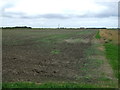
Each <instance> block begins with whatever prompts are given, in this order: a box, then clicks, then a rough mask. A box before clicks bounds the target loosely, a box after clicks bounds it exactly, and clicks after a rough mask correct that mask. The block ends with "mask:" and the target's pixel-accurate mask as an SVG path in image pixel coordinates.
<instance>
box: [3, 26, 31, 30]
mask: <svg viewBox="0 0 120 90" xmlns="http://www.w3.org/2000/svg"><path fill="white" fill-rule="evenodd" d="M2 29H32V27H27V26H16V27H2Z"/></svg>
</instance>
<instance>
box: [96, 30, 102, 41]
mask: <svg viewBox="0 0 120 90" xmlns="http://www.w3.org/2000/svg"><path fill="white" fill-rule="evenodd" d="M99 32H100V31H98V32H97V34H96V36H95V38H96V39H100V38H101V36H100V34H99Z"/></svg>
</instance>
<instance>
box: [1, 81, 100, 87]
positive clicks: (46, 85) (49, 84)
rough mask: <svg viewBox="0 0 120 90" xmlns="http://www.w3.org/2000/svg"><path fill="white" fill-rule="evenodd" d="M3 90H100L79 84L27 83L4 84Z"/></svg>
mask: <svg viewBox="0 0 120 90" xmlns="http://www.w3.org/2000/svg"><path fill="white" fill-rule="evenodd" d="M2 87H3V88H98V87H97V86H96V85H89V84H78V83H43V84H35V83H32V82H31V83H27V82H14V83H3V85H2Z"/></svg>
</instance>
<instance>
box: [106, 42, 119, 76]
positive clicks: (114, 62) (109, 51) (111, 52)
mask: <svg viewBox="0 0 120 90" xmlns="http://www.w3.org/2000/svg"><path fill="white" fill-rule="evenodd" d="M104 46H105V53H106V57H107V59H108V60H109V63H110V65H111V66H112V68H113V70H114V72H115V76H116V77H118V45H115V44H112V43H106V44H104Z"/></svg>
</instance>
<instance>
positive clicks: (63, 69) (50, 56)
mask: <svg viewBox="0 0 120 90" xmlns="http://www.w3.org/2000/svg"><path fill="white" fill-rule="evenodd" d="M97 32H98V30H72V29H71V30H3V38H2V39H3V51H2V53H3V57H2V58H3V60H2V63H3V64H2V65H3V68H2V69H3V74H2V75H3V82H36V83H44V82H71V83H72V82H77V83H93V84H98V83H99V84H103V83H105V84H109V85H113V87H114V86H115V85H116V84H115V82H114V81H115V78H114V76H113V75H112V74H111V72H108V71H107V70H108V69H109V65H108V67H106V66H105V64H106V61H105V60H104V59H105V56H104V51H103V49H102V47H101V44H100V43H99V42H98V41H97V40H96V39H95V35H96V33H97ZM107 64H108V63H107ZM110 69H111V68H110ZM109 74H110V75H109ZM108 82H109V83H108ZM111 82H112V83H111ZM109 85H105V86H109Z"/></svg>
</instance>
